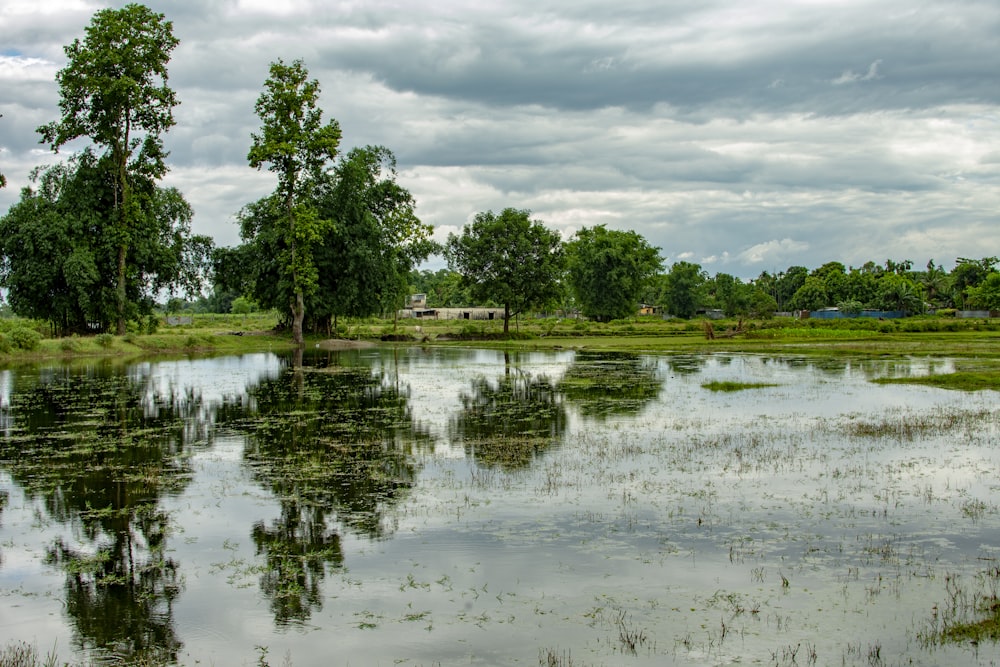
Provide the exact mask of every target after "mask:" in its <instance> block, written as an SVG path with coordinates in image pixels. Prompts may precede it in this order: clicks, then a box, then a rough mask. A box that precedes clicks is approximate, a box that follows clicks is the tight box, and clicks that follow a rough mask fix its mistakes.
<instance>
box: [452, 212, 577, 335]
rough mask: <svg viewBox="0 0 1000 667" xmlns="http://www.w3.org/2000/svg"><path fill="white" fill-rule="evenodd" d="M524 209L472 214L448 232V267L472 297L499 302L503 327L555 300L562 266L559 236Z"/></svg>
mask: <svg viewBox="0 0 1000 667" xmlns="http://www.w3.org/2000/svg"><path fill="white" fill-rule="evenodd" d="M530 215H531V213H530V212H529V211H526V210H518V209H514V208H505V209H504V210H503V211H501V212H500V214H499V215H497V214H495V213H493V211H486V212H483V213H478V214H476V217H475V219H474V220H473V221H472V223H471V224H468V225H466V226H465V227H464V228H463V229H462V234H461V236H456V235H455V234H449V235H448V242H447V246H446V249H445V254H446V256H447V258H448V266H449V268H451V269H452V270H454V271H458V272H459V273H460V274H462V280H463V283H464V284H465V285H467V286H468V287H469V291H470V293H471V295H472V296H473V298H475V299H477V300H479V301H480V302H483V301H486V300H488V299H492V300H494V301H496V302H497V303H502V304H503V306H504V318H503V331H504V333H509V331H510V318H511V316H512V315H517V314H518V313H522V312H524V311H525V310H527V309H529V308H533V307H536V306H541V305H544V304H545V303H547V302H549V301H552V300H554V299H556V298H558V296H559V294H560V291H561V283H560V281H561V279H562V274H563V271H564V268H565V254H564V251H563V246H562V242H561V241H560V239H559V234H557V233H556V232H554V231H551V230H550V229H548V228H546V227H545V225H543V224H542V223H541V222H539V221H537V220H531V219H530V217H529V216H530Z"/></svg>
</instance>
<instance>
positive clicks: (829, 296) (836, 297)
mask: <svg viewBox="0 0 1000 667" xmlns="http://www.w3.org/2000/svg"><path fill="white" fill-rule="evenodd" d="M809 275H811V276H815V277H816V278H819V279H820V280H821V281H822V282H823V291H824V292H826V300H827V303H826V305H830V304H833V303H838V302H840V301H844V300H846V299H848V298H849V297H850V294H849V292H848V284H847V283H848V281H847V271H846V269H845V268H844V265H843V264H841V263H840V262H827V263H826V264H824V265H823V266H821V267H819V268H818V269H816V270H815V271H813V272H812V273H811V274H809ZM811 310H814V309H811Z"/></svg>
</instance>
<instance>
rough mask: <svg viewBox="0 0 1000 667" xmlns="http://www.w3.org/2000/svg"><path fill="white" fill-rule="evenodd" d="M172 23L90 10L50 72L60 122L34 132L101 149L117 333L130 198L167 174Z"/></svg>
mask: <svg viewBox="0 0 1000 667" xmlns="http://www.w3.org/2000/svg"><path fill="white" fill-rule="evenodd" d="M177 44H178V40H177V38H176V37H174V35H173V24H171V22H170V21H166V20H165V19H164V17H163V15H162V14H157V13H155V12H153V11H152V10H150V9H149V8H148V7H145V6H143V5H137V4H129V5H125V6H124V7H123V8H122V9H118V10H115V9H102V10H100V11H98V12H97V13H96V14H95V15H94V18H93V20H92V21H91V24H90V26H89V27H88V28H87V36H86V38H85V39H84V40H83V41H82V42H81V41H80V40H79V39H77V40H74V41H73V43H72V44H70V45H69V46H67V47H66V48H65V51H66V57H67V59H68V61H69V63H68V64H67V65H66V67H65V68H63V69H61V70H60V71H59V72H58V73H57V74H56V82H57V83H58V84H59V95H60V101H59V109H60V111H61V112H62V117H61V118H60V119H59V120H58V121H54V122H51V123H49V124H47V125H43V126H41V127H39V128H38V132H39V133H40V134H41V135H42V139H43V140H44V141H45V142H47V143H49V144H50V145H51V148H52V150H53V151H58V150H59V148H60V147H62V146H64V145H65V144H67V143H68V142H70V141H72V140H74V139H77V138H80V137H86V138H88V139H90V141H91V142H92V143H93V145H94V146H96V147H98V148H100V149H102V150H104V151H105V152H104V155H103V158H104V160H102V161H101V163H100V164H101V165H102V166H103V167H104V170H105V172H106V176H107V178H109V179H110V180H111V183H112V193H111V194H112V197H111V200H110V202H109V203H110V211H111V214H110V215H109V216H108V219H107V222H106V226H107V227H108V229H107V232H108V234H109V235H111V236H113V237H114V239H115V244H116V250H117V264H116V266H115V271H114V276H115V296H116V298H117V307H118V314H117V315H118V316H117V329H118V334H119V335H121V334H124V333H125V322H126V320H127V319H128V317H129V314H130V313H129V311H130V310H131V306H132V304H131V303H130V302H129V298H128V292H129V284H128V283H129V281H130V275H129V274H130V273H134V267H131V266H129V263H128V258H129V254H130V251H131V249H132V246H133V244H136V243H141V242H142V240H141V238H140V228H141V226H142V222H141V221H140V220H139V218H141V217H142V216H143V215H144V210H143V208H144V206H143V203H142V202H140V201H139V200H138V199H137V196H138V195H139V193H138V192H137V191H138V190H139V189H140V188H141V187H142V185H141V183H142V182H144V181H150V180H152V181H156V180H159V179H160V178H162V177H163V176H164V174H165V173H166V171H167V167H166V164H165V162H164V158H165V157H166V153H165V151H164V149H163V141H162V139H161V138H160V136H161V135H162V134H163V133H165V132H166V131H167V130H168V129H170V127H171V126H173V125H174V117H173V108H174V106H175V105H176V104H177V99H176V96H175V94H174V91H173V90H172V89H171V88H170V87H169V86H168V85H167V63H168V62H169V61H170V53H171V52H172V51H173V50H174V48H175V47H176V46H177Z"/></svg>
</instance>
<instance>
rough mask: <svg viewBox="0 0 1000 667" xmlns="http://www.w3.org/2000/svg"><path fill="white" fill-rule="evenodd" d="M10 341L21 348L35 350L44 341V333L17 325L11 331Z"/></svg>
mask: <svg viewBox="0 0 1000 667" xmlns="http://www.w3.org/2000/svg"><path fill="white" fill-rule="evenodd" d="M9 335H10V341H11V343H13V345H14V347H16V348H18V349H21V350H28V351H31V350H34V349H36V348H38V344H39V343H41V342H42V334H40V333H38V332H37V331H35V330H34V329H28V328H25V327H15V328H13V329H11V331H10V334H9Z"/></svg>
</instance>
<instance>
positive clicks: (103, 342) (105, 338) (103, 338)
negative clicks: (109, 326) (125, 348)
mask: <svg viewBox="0 0 1000 667" xmlns="http://www.w3.org/2000/svg"><path fill="white" fill-rule="evenodd" d="M94 340H96V341H97V344H98V345H100V346H101V347H103V348H104V349H108V348H109V347H111V346H112V345H114V343H115V337H114V336H112V335H111V334H109V333H102V334H97V337H96V338H95V339H94Z"/></svg>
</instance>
